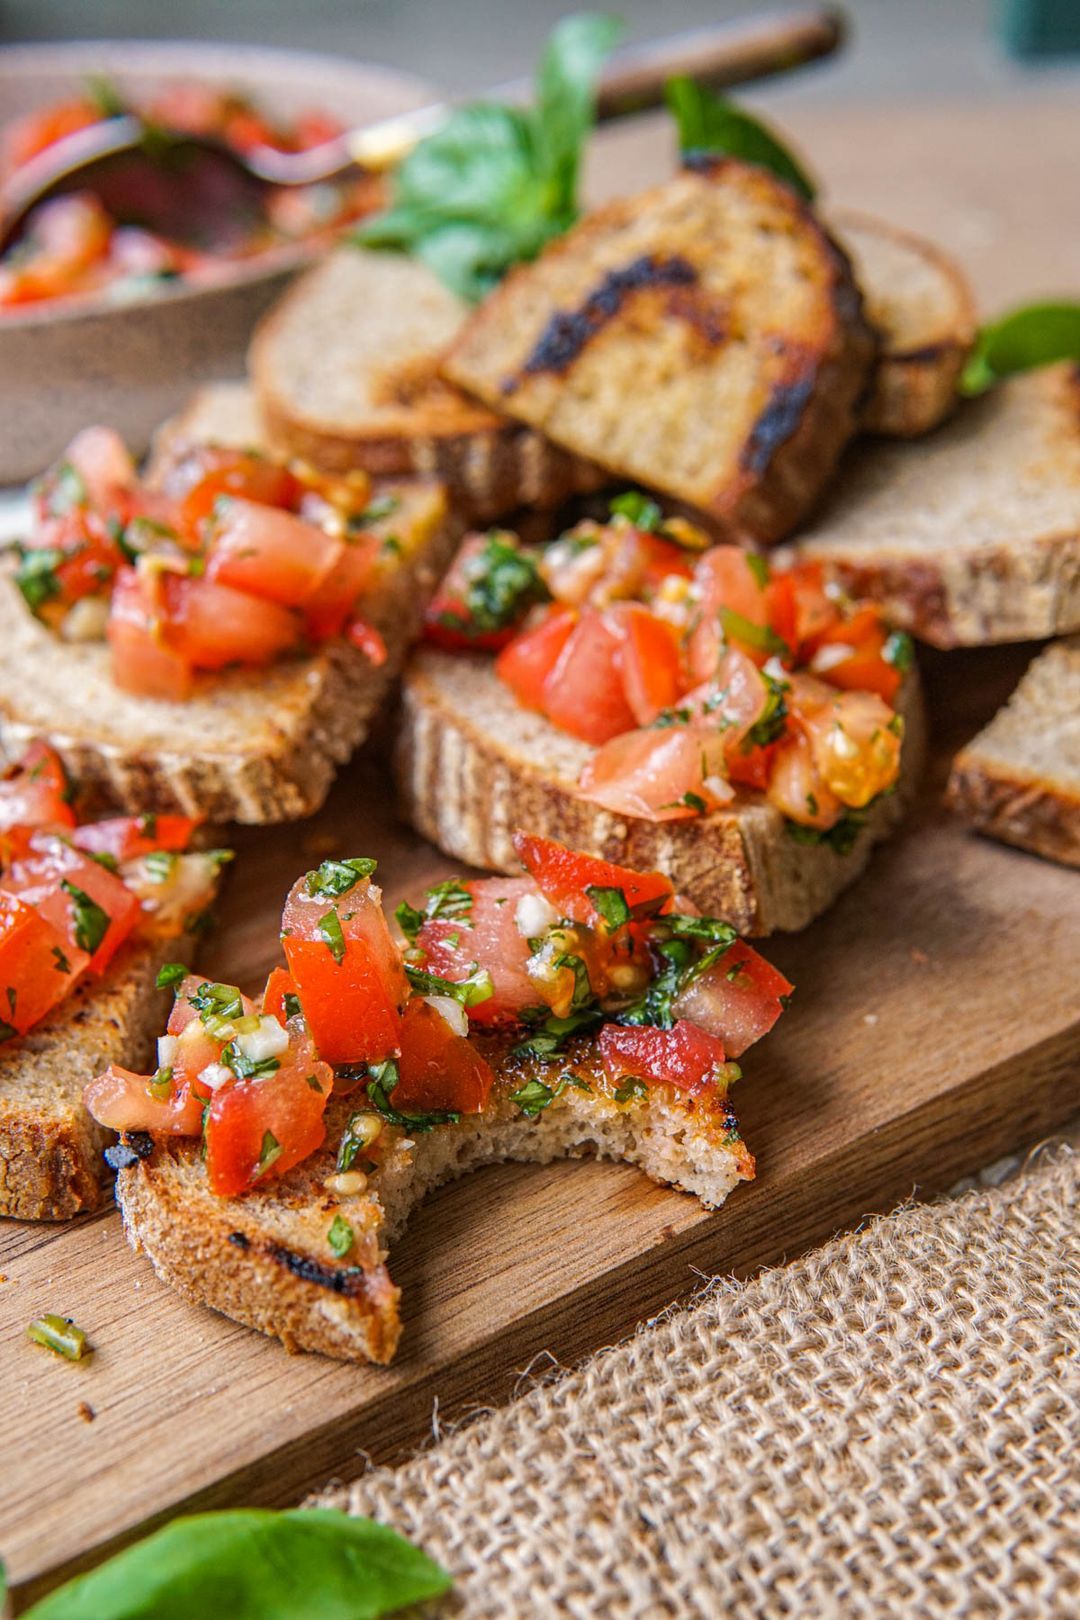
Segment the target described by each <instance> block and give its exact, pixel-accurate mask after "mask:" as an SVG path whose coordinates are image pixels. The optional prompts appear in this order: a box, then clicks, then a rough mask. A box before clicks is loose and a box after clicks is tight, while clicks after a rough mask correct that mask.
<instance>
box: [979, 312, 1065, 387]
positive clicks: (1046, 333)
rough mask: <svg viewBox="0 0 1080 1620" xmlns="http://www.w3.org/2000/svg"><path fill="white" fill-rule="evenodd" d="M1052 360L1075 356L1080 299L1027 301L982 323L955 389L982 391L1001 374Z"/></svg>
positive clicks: (1010, 375)
mask: <svg viewBox="0 0 1080 1620" xmlns="http://www.w3.org/2000/svg"><path fill="white" fill-rule="evenodd" d="M1057 360H1073V361H1077V360H1080V303H1070V302H1067V301H1065V300H1062V301H1061V302H1050V303H1045V304H1026V305H1024V306H1022V307H1021V308H1019V309H1014V310H1010V311H1009V313H1008V314H1007V315H1003V316H1002V317H1001V319H1000V320H997V321H993V322H991V324H990V325H989V326H984V327H983V328H982V330H981V331H980V333H979V335H978V337H977V338H976V340H975V347H974V348H973V349H972V351H971V354H970V355H969V356H968V360H967V364H966V365H965V367H964V370H963V374H962V376H961V378H960V392H961V393H962V394H984V393H985V392H986V390H987V389H988V388H992V387H993V386H994V384H995V383H997V382H1000V381H1001V380H1002V378H1003V377H1013V376H1015V375H1016V374H1017V373H1018V372H1021V371H1033V370H1035V368H1036V367H1038V366H1049V365H1053V364H1054V362H1055V361H1057Z"/></svg>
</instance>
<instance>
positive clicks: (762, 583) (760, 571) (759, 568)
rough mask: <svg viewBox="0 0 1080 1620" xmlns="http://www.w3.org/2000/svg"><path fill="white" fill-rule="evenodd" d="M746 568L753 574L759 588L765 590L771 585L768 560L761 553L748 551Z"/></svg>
mask: <svg viewBox="0 0 1080 1620" xmlns="http://www.w3.org/2000/svg"><path fill="white" fill-rule="evenodd" d="M746 566H747V568H749V570H750V572H751V573H752V574H753V576H754V579H755V580H756V581H757V584H758V587H759V588H760V589H761V590H764V589H765V587H766V585H767V584H768V583H769V580H770V579H771V578H772V573H771V571H770V568H769V563H768V559H767V558H766V557H763V556H762V555H761V552H760V551H748V552H747V553H746Z"/></svg>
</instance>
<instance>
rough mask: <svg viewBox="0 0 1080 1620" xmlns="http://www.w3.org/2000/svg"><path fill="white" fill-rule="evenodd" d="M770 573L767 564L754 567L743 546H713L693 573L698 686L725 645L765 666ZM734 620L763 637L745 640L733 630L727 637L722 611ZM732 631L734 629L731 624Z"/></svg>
mask: <svg viewBox="0 0 1080 1620" xmlns="http://www.w3.org/2000/svg"><path fill="white" fill-rule="evenodd" d="M768 583H769V569H768V565H767V564H766V563H765V561H764V559H761V558H754V559H753V560H752V561H751V560H750V557H749V555H748V553H747V552H745V551H743V550H742V548H741V547H739V546H713V547H712V549H711V550H710V551H706V552H705V553H704V555H703V556H702V557H701V558H700V559H699V561H698V564H697V567H696V568H695V570H694V588H695V591H696V593H697V597H698V612H699V618H698V623H697V626H696V628H695V629H694V631H693V633H692V634H691V637H690V643H689V649H688V658H689V664H690V671H691V674H692V677H693V679H694V680H695V681H707V680H710V679H711V678H712V676H713V675H714V673H715V671H716V666H717V663H718V662H719V659H720V656H721V653H722V652H723V649H724V646H725V644H726V643H730V644H731V645H732V646H736V647H739V648H741V649H742V651H743V652H745V653H746V654H747V655H748V656H749V657H751V658H752V659H753V660H754V661H755V662H760V663H764V661H765V659H766V658H767V657H768V650H767V648H766V646H765V645H764V642H765V640H766V635H765V632H766V627H767V626H768V623H769V598H768V591H767V587H768ZM724 609H727V610H728V612H729V613H731V614H736V615H738V617H739V618H740V619H742V620H744V621H745V622H746V624H747V625H748V626H750V625H753V626H757V627H758V628H759V629H760V631H761V632H762V635H761V636H760V637H753V638H752V639H747V638H746V637H744V636H740V635H738V634H737V633H736V632H735V631H734V630H731V631H730V633H727V632H725V626H724V621H723V618H722V614H723V610H724ZM729 630H730V624H729Z"/></svg>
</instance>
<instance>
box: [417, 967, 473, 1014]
mask: <svg viewBox="0 0 1080 1620" xmlns="http://www.w3.org/2000/svg"><path fill="white" fill-rule="evenodd" d="M405 974H406V977H407V978H408V981H409V983H410V984H411V985H412V987H413V989H414V990H416V991H418V992H419V994H420V995H422V996H452V997H453V999H454V1000H455V1001H459V1002H460V1003H461V1005H462V1006H463V1007H476V1006H478V1005H479V1003H480V1002H481V1001H490V1000H491V998H492V996H493V995H494V994H495V986H494V984H493V983H492V980H491V974H490V973H489V972H488V970H487V968H481V967H477V966H476V964H475V963H474V964H473V970H472V972H471V973H470V974H469V976H468V978H467V979H440V978H439V976H438V974H436V973H428V972H426V971H425V970H424V969H423V968H418V967H413V966H412V964H411V963H410V962H406V963H405Z"/></svg>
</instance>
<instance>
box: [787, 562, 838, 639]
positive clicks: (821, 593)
mask: <svg viewBox="0 0 1080 1620" xmlns="http://www.w3.org/2000/svg"><path fill="white" fill-rule="evenodd" d="M787 578H788V579H789V580H790V581H791V588H792V591H793V592H794V596H795V645H796V646H798V648H799V651H800V662H801V661H802V659H803V657H804V656H805V654H806V653H807V651H808V650H809V649H811V648H812V647H813V646H814V645H816V643H817V640H818V637H819V636H821V635H823V634H824V632H825V631H826V630H828V629H829V628H830V626H832V625H833V624H835V623H836V621H837V619H838V618H839V617H840V614H839V611H838V609H837V606H836V603H835V602H834V601H833V599H832V598H831V597H830V596H829V595H828V593H827V591H826V590H825V569H824V567H823V565H822V564H821V563H806V562H804V563H796V565H795V567H794V568H792V569H790V570H789V571H788V574H787Z"/></svg>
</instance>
